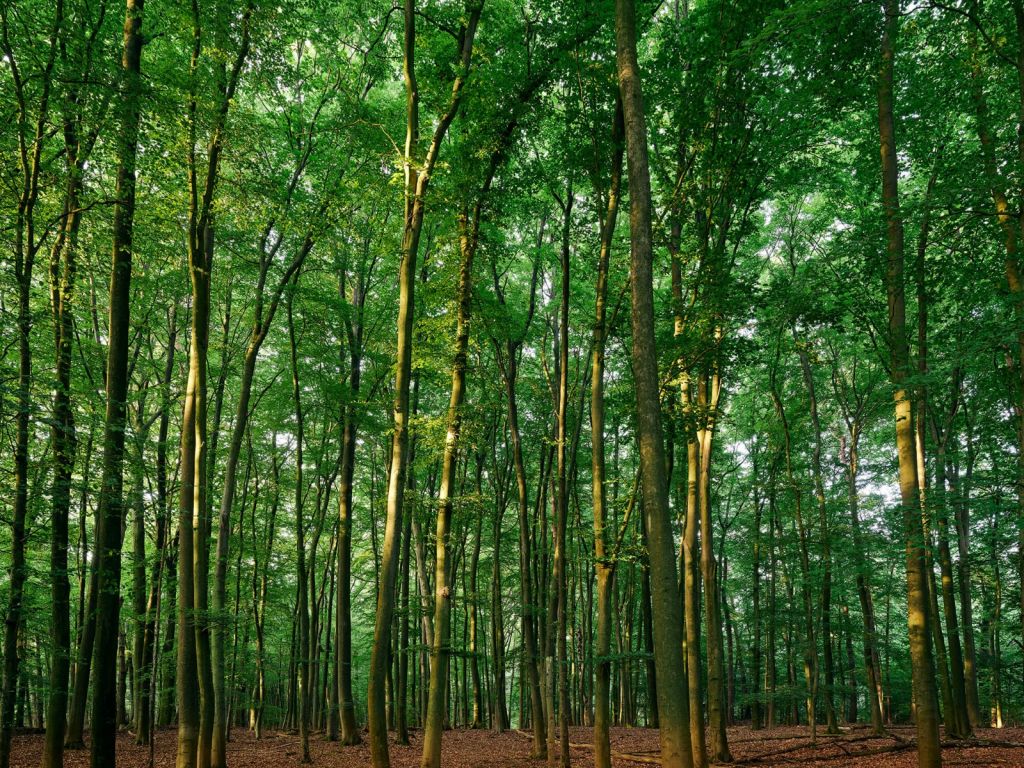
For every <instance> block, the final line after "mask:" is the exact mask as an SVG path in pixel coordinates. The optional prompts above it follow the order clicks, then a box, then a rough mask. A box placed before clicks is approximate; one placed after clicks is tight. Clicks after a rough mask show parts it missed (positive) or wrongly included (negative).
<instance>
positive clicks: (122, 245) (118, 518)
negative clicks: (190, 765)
mask: <svg viewBox="0 0 1024 768" xmlns="http://www.w3.org/2000/svg"><path fill="white" fill-rule="evenodd" d="M142 12H143V3H142V0H129V2H128V6H127V10H126V13H125V21H124V53H123V55H122V61H121V67H122V78H123V88H122V92H123V102H122V104H123V112H122V114H121V126H120V138H121V145H120V147H119V150H118V151H119V156H118V168H117V183H116V193H115V194H116V199H117V201H118V202H117V203H116V204H115V206H114V224H113V239H114V244H113V260H112V264H111V270H110V320H109V326H108V337H109V342H108V346H107V375H106V382H107V412H106V419H105V423H104V434H103V479H102V481H101V482H102V486H101V492H100V493H101V495H100V511H99V513H98V515H97V517H98V520H99V528H98V530H97V533H96V544H97V547H96V594H97V595H98V597H97V601H96V643H95V658H94V659H93V706H92V718H91V720H92V745H91V750H90V760H89V761H90V765H91V766H92V768H104V767H105V766H113V765H114V762H115V743H116V737H117V728H118V724H119V723H118V717H117V716H118V713H117V711H116V708H113V707H111V706H110V702H111V700H112V699H113V698H114V697H115V695H116V692H117V645H118V635H119V625H120V621H119V619H120V612H121V595H120V584H121V543H122V538H123V518H124V497H123V493H122V481H123V478H122V469H123V463H124V440H125V431H126V430H125V427H126V412H127V399H128V343H129V325H128V324H129V320H130V307H131V273H132V247H133V223H134V216H135V165H136V155H137V151H138V137H139V114H140V109H141V99H142V77H141V69H140V65H141V60H142V44H143V37H142Z"/></svg>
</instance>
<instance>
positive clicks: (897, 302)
mask: <svg viewBox="0 0 1024 768" xmlns="http://www.w3.org/2000/svg"><path fill="white" fill-rule="evenodd" d="M884 10H885V23H884V26H883V31H882V40H881V68H880V73H879V81H878V124H879V143H880V148H881V159H882V204H883V208H884V211H885V220H886V228H887V243H886V245H887V255H888V265H887V270H886V291H887V295H888V305H889V343H890V355H891V363H892V364H891V371H892V374H891V375H892V382H893V385H894V393H893V397H894V402H895V416H896V450H897V454H898V456H899V481H900V499H901V503H902V505H903V524H904V529H905V535H906V542H907V544H906V560H907V568H906V571H907V613H908V629H909V636H910V661H911V669H912V673H913V686H914V700H915V702H916V705H917V712H916V721H917V760H918V765H919V766H920V768H937V766H940V765H941V764H942V752H941V746H940V743H939V716H938V712H937V711H936V707H935V668H934V665H933V661H932V649H931V645H930V643H929V642H928V613H929V611H928V596H927V595H928V587H927V583H926V581H925V578H926V574H925V573H924V570H923V569H924V561H925V552H924V548H925V547H924V545H925V543H924V542H923V541H922V539H921V527H920V523H919V521H920V519H921V509H920V497H919V496H918V477H917V456H916V446H915V444H914V421H913V409H912V407H911V402H910V396H909V393H908V392H907V388H906V385H905V384H904V382H905V380H906V378H907V375H908V374H909V354H908V351H907V337H906V334H907V329H906V304H905V285H904V276H903V260H904V255H903V247H904V237H903V219H902V215H901V213H900V206H899V191H898V189H899V188H898V178H899V169H898V165H897V163H898V161H897V155H896V139H895V135H894V123H895V120H894V115H893V112H894V108H893V59H894V53H895V50H894V45H895V41H894V39H893V38H894V37H895V35H896V32H897V24H898V19H899V0H885V5H884Z"/></svg>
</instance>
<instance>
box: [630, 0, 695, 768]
mask: <svg viewBox="0 0 1024 768" xmlns="http://www.w3.org/2000/svg"><path fill="white" fill-rule="evenodd" d="M615 42H616V46H615V49H616V63H617V72H618V80H619V89H620V92H621V94H622V108H623V118H624V126H625V131H624V133H625V139H626V157H627V159H628V167H629V177H628V178H629V196H630V238H631V241H630V252H631V262H630V277H631V280H632V299H633V302H632V327H633V348H632V359H633V378H634V386H635V390H636V405H637V442H638V443H639V452H640V467H641V477H642V481H641V482H642V488H643V513H644V518H645V520H646V524H647V539H648V546H647V549H648V558H649V562H650V569H651V602H652V606H653V608H654V648H655V664H656V672H657V677H658V714H659V718H660V728H659V732H660V742H661V764H662V766H663V768H682V767H683V766H686V767H687V768H688V767H689V766H692V765H693V754H692V751H691V744H690V731H689V727H688V726H689V713H688V711H687V709H688V699H687V692H686V677H685V671H684V669H685V668H684V665H683V637H682V617H681V616H680V602H679V587H678V582H677V581H676V566H675V557H674V554H673V549H674V547H673V541H672V527H671V523H670V519H669V514H670V512H669V503H668V488H667V483H666V478H665V456H664V452H665V448H664V440H663V435H662V427H661V405H660V396H659V391H658V390H659V387H658V362H657V356H656V354H655V347H654V307H653V302H654V291H653V277H652V259H653V247H652V234H651V207H652V206H651V177H650V168H649V165H648V153H647V126H646V123H645V119H644V109H643V96H642V90H641V84H640V70H639V63H638V61H637V52H636V43H637V41H636V9H635V7H634V4H633V1H632V0H616V3H615Z"/></svg>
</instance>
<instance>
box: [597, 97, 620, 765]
mask: <svg viewBox="0 0 1024 768" xmlns="http://www.w3.org/2000/svg"><path fill="white" fill-rule="evenodd" d="M622 121H623V117H622V101H621V98H620V99H616V107H615V119H614V123H613V126H612V152H613V154H612V164H611V180H610V182H609V184H608V201H607V205H606V210H605V214H604V220H603V221H602V222H601V246H600V248H601V250H600V253H599V254H598V260H597V287H596V289H595V293H596V300H595V304H594V328H593V333H592V343H591V365H590V445H591V451H592V462H591V479H592V484H593V491H592V494H593V506H594V568H595V570H596V572H597V632H596V636H595V638H594V662H595V677H596V680H595V683H594V765H595V767H596V768H611V744H610V742H609V727H610V725H611V670H612V659H611V653H612V647H611V646H612V580H613V579H614V578H615V565H616V562H615V557H616V555H617V554H618V553H617V551H616V549H617V547H614V546H612V547H611V548H610V547H609V545H610V539H609V536H608V533H607V532H606V529H607V528H608V520H607V506H608V494H607V488H606V485H607V477H606V473H605V452H604V444H605V434H604V433H605V429H604V367H605V345H606V340H607V337H608V327H607V326H608V308H607V302H608V262H609V257H610V255H611V247H612V238H613V236H614V232H615V222H616V219H617V217H618V212H619V197H620V188H621V186H622V155H623V141H622V133H623V125H622Z"/></svg>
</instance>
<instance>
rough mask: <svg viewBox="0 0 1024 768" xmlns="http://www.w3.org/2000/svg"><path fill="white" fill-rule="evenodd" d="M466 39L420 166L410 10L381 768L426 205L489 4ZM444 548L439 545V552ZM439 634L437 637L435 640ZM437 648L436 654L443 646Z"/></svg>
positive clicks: (373, 712) (374, 669)
mask: <svg viewBox="0 0 1024 768" xmlns="http://www.w3.org/2000/svg"><path fill="white" fill-rule="evenodd" d="M467 10H468V11H469V13H468V15H467V18H466V22H465V26H464V27H463V29H462V31H461V34H460V36H459V44H460V45H459V47H460V50H459V68H458V74H457V75H456V77H455V80H454V82H453V85H452V94H451V100H450V102H449V105H448V109H447V111H446V112H445V113H444V115H442V116H441V119H440V120H439V121H438V123H437V126H436V127H435V129H434V134H433V138H432V139H431V142H430V146H429V148H428V150H427V154H426V156H425V158H424V160H423V161H422V164H421V163H419V162H418V161H416V158H415V155H416V154H417V152H416V148H417V145H418V143H419V92H418V88H417V84H416V74H415V72H416V68H415V48H416V29H415V19H416V6H415V0H406V2H405V41H404V63H403V71H404V75H405V81H406V97H407V104H406V107H407V120H406V140H405V193H406V201H405V225H404V227H405V228H404V232H403V235H402V249H401V265H400V267H399V279H398V282H399V307H398V334H397V341H396V344H395V349H396V357H397V365H396V369H395V403H394V433H393V436H392V444H391V465H390V467H389V468H388V494H387V520H386V524H385V533H384V542H383V547H382V552H381V570H380V572H381V583H380V589H379V590H378V593H377V595H378V596H377V618H376V624H375V626H374V635H373V650H372V653H371V656H370V674H369V677H370V684H369V692H368V696H367V709H368V713H369V725H370V753H371V758H372V761H373V765H374V768H388V766H389V765H390V758H389V754H388V742H387V711H386V702H385V682H386V678H387V670H388V667H389V664H388V653H389V649H390V646H391V642H390V641H391V638H390V633H391V623H392V618H393V614H394V602H395V583H396V580H397V576H398V560H399V538H400V533H401V529H402V514H403V509H402V505H403V500H404V495H405V484H406V470H407V466H406V465H407V460H408V451H409V425H408V420H409V382H410V377H411V371H412V344H413V338H412V325H413V317H414V315H415V285H416V261H417V257H418V253H419V241H420V234H421V232H422V230H423V215H424V202H425V200H424V198H425V196H426V193H427V189H428V186H429V183H430V177H431V174H432V173H433V170H434V166H435V164H436V162H437V157H438V154H439V152H440V149H441V144H442V142H443V141H444V137H445V135H446V134H447V132H448V127H449V126H450V125H451V122H452V120H454V119H455V115H456V114H457V113H458V110H459V106H460V104H461V101H462V92H463V85H464V83H465V78H466V76H467V74H468V71H469V63H470V58H471V56H472V51H473V40H474V38H475V36H476V28H477V23H478V22H479V20H480V13H481V10H482V4H481V3H480V2H474V3H473V5H472V6H471V7H470V8H469V9H467ZM439 546H440V545H439ZM435 634H436V633H435ZM437 642H439V641H437V640H435V647H436V646H437Z"/></svg>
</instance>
